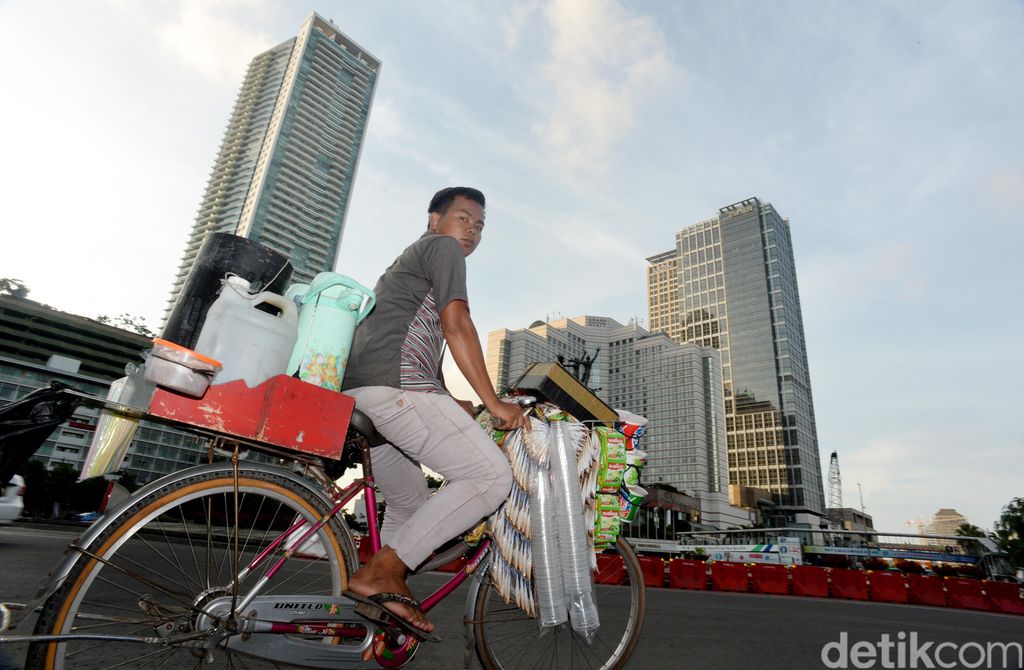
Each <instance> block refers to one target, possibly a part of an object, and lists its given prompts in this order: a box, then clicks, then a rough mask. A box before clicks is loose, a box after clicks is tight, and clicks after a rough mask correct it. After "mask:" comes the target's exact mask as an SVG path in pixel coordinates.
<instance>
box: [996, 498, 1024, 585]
mask: <svg viewBox="0 0 1024 670" xmlns="http://www.w3.org/2000/svg"><path fill="white" fill-rule="evenodd" d="M992 535H993V538H994V539H995V541H996V543H997V544H998V545H999V549H1000V550H1001V551H1002V552H1004V553H1005V554H1006V555H1007V557H1009V559H1010V563H1011V564H1012V565H1013V566H1014V567H1018V568H1019V567H1024V498H1014V499H1013V500H1011V501H1010V502H1009V503H1007V505H1006V507H1004V508H1003V513H1002V514H1001V515H1000V516H999V520H998V521H996V523H995V532H994V533H993V534H992Z"/></svg>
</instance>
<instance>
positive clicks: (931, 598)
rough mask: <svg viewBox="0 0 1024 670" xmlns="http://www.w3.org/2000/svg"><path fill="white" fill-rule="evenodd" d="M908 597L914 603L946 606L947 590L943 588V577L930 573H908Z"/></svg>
mask: <svg viewBox="0 0 1024 670" xmlns="http://www.w3.org/2000/svg"><path fill="white" fill-rule="evenodd" d="M907 586H908V587H909V588H908V589H907V599H908V600H909V601H910V603H911V604H912V605H936V606H938V607H945V606H946V592H945V591H943V590H942V578H941V577H931V576H929V575H915V574H913V573H911V574H908V575H907Z"/></svg>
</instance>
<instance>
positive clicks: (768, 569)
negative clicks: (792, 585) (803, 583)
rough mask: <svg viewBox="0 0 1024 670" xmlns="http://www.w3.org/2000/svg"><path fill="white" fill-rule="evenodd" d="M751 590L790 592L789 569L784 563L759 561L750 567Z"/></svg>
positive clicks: (781, 593) (784, 593)
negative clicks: (776, 563)
mask: <svg viewBox="0 0 1024 670" xmlns="http://www.w3.org/2000/svg"><path fill="white" fill-rule="evenodd" d="M750 583H751V587H752V588H751V590H752V591H753V592H754V593H775V594H778V595H786V594H788V593H789V570H787V569H786V566H784V565H771V564H769V563H758V564H756V565H754V566H753V567H751V568H750Z"/></svg>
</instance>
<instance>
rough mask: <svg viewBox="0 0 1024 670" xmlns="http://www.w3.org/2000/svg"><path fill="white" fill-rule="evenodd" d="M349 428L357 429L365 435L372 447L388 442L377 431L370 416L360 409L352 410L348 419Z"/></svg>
mask: <svg viewBox="0 0 1024 670" xmlns="http://www.w3.org/2000/svg"><path fill="white" fill-rule="evenodd" d="M348 429H349V430H355V431H356V432H357V433H359V434H360V435H362V436H363V437H365V438H366V441H367V442H369V443H370V446H371V447H379V446H380V445H382V444H387V440H386V439H384V437H383V436H382V435H381V434H380V433H378V432H377V429H376V428H374V427H373V421H370V417H368V416H366V415H365V414H363V413H362V412H360V411H359V410H358V409H353V410H352V416H351V417H350V418H349V420H348Z"/></svg>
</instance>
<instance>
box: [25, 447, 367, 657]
mask: <svg viewBox="0 0 1024 670" xmlns="http://www.w3.org/2000/svg"><path fill="white" fill-rule="evenodd" d="M167 481H168V483H166V484H164V485H163V486H159V487H157V488H155V489H153V490H151V491H150V493H148V494H147V495H143V497H142V498H140V499H139V500H138V501H136V502H135V503H134V504H132V505H130V506H129V507H127V508H125V509H124V510H123V511H121V512H120V513H119V514H118V516H117V518H115V519H114V520H113V521H112V522H111V523H110V525H109V526H108V527H107V528H106V530H105V531H104V532H102V533H101V534H100V535H98V536H97V537H96V539H95V540H94V541H92V542H91V543H90V544H89V546H87V547H83V548H82V557H81V558H80V559H79V561H78V562H77V564H76V565H75V567H74V568H73V569H72V571H71V573H70V574H69V576H68V578H67V579H66V580H65V582H64V584H63V585H62V586H61V588H60V589H58V590H57V591H56V592H55V593H54V594H53V596H51V597H50V598H49V599H48V600H47V601H46V603H45V604H44V605H43V609H42V613H41V614H40V616H39V619H38V621H37V623H36V628H35V633H36V634H37V635H58V634H105V635H123V636H148V637H154V638H166V637H168V636H170V637H175V636H186V635H189V634H190V633H194V634H195V637H196V638H197V639H198V640H202V639H203V636H204V633H203V631H201V630H199V629H198V627H197V625H202V624H201V623H200V622H202V621H203V619H204V617H203V616H202V613H203V612H204V605H205V604H206V603H209V602H211V601H213V600H215V599H216V598H221V597H225V596H231V595H232V581H233V576H234V575H235V572H234V569H235V568H234V566H236V565H237V566H238V568H239V569H241V568H243V567H245V566H246V565H247V564H248V563H249V562H250V561H252V560H253V558H254V557H256V556H258V555H259V554H260V553H261V552H262V551H264V550H265V549H266V548H267V547H268V546H269V545H270V543H272V542H273V541H274V539H276V538H277V537H279V536H280V533H281V531H283V530H285V529H287V528H289V527H291V526H292V525H293V524H294V523H296V520H297V519H298V518H300V517H301V518H302V519H304V520H306V521H307V522H315V521H317V520H319V519H320V518H322V517H323V516H325V515H326V514H327V513H328V512H329V510H330V508H329V507H328V504H327V502H326V501H325V500H324V499H323V498H322V497H321V495H320V494H318V492H317V490H316V489H314V488H313V487H312V486H311V485H309V484H307V483H305V482H304V481H303V480H301V479H298V478H297V477H294V476H291V475H290V473H287V472H286V471H283V470H280V469H278V468H274V467H270V466H263V465H256V464H253V465H247V464H243V465H240V466H239V469H238V493H237V495H238V505H237V507H236V505H235V477H234V471H233V468H232V466H231V465H230V464H226V463H225V464H214V465H209V466H201V467H198V468H193V469H192V470H189V471H186V472H183V473H179V474H177V475H174V476H172V477H169V478H167ZM339 516H340V515H339ZM236 531H237V546H238V554H237V557H236V555H235V552H234V548H235V538H236ZM313 538H315V540H316V542H314V541H313ZM313 538H310V540H309V541H307V542H306V543H304V544H303V546H302V547H299V548H298V552H299V553H297V555H295V556H293V557H291V558H290V559H289V560H288V561H287V562H286V563H285V564H284V566H283V568H282V570H281V571H280V572H278V573H277V574H276V575H275V576H274V578H273V579H271V580H270V581H269V582H268V584H267V588H266V589H265V590H264V591H262V592H261V594H260V595H285V594H287V595H289V596H292V595H294V596H296V597H301V596H302V595H339V594H341V592H342V591H343V590H344V588H345V586H346V584H347V581H348V575H349V572H350V570H351V566H352V565H353V564H354V561H355V549H354V547H353V544H352V540H351V537H350V536H349V533H348V530H347V528H346V527H345V525H344V522H343V521H342V520H341V519H340V518H338V517H335V518H334V519H332V520H331V521H330V522H329V523H327V524H325V525H324V526H323V527H322V528H320V530H319V531H317V533H316V534H315V535H314V536H313ZM282 549H283V547H278V548H277V549H275V553H276V554H277V555H279V554H280V552H281V550H282ZM276 558H277V556H275V555H271V556H269V557H268V558H267V560H264V561H263V563H262V564H260V565H259V566H258V567H257V568H256V569H254V570H253V571H252V572H251V574H249V575H248V576H247V578H246V579H245V580H244V582H242V583H240V584H239V586H238V588H237V593H238V594H239V596H242V595H244V594H245V593H246V592H247V590H248V588H250V587H251V586H252V585H253V584H254V583H255V582H256V581H257V580H258V579H259V578H260V577H262V576H263V575H264V574H265V572H266V571H267V570H268V569H269V568H270V567H271V566H273V565H274V563H275V562H276ZM207 639H212V637H211V638H207ZM210 658H212V659H213V660H214V664H212V665H211V664H209V663H208V660H209V659H210ZM26 667H30V668H47V669H50V668H54V669H65V670H68V669H73V670H80V669H81V670H87V669H90V668H97V669H99V668H102V669H103V670H107V669H109V668H121V667H124V668H140V667H145V668H154V669H155V668H184V667H189V668H191V667H195V668H200V667H201V668H208V667H229V668H232V667H243V668H264V667H279V665H273V664H264V663H262V662H261V661H260V660H258V659H253V658H249V657H238V656H237V655H236V654H231V653H228V652H227V651H226V650H225V649H223V645H219V646H218V647H216V648H213V649H210V650H203V649H194V648H189V647H187V646H183V645H175V644H171V645H162V644H140V643H138V642H111V641H99V640H76V641H73V642H59V643H58V642H51V643H36V644H33V645H31V646H30V647H29V650H28V657H27V661H26Z"/></svg>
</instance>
